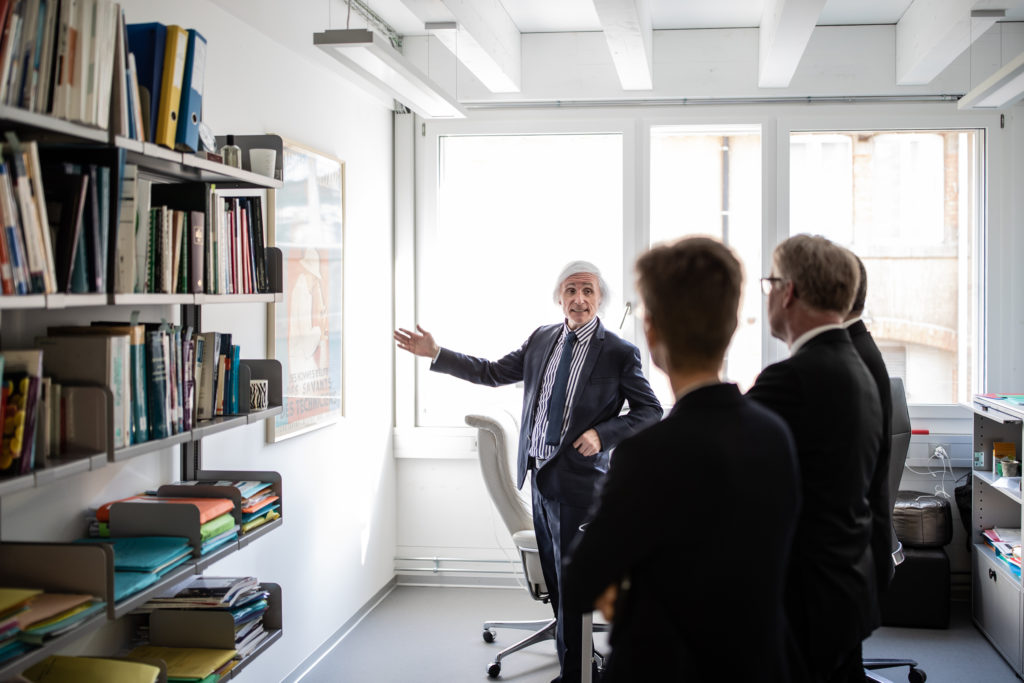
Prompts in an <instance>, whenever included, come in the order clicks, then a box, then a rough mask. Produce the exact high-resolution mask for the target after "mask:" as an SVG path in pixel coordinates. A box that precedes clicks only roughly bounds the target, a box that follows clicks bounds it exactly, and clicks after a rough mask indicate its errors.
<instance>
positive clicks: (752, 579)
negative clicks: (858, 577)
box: [563, 384, 800, 682]
mask: <svg viewBox="0 0 1024 683" xmlns="http://www.w3.org/2000/svg"><path fill="white" fill-rule="evenodd" d="M799 503H800V484H799V474H798V466H797V462H796V454H795V446H794V444H793V439H792V436H791V435H790V433H789V429H788V428H787V427H786V425H785V424H784V423H783V422H782V420H781V419H779V417H778V416H776V415H774V414H773V413H771V412H770V411H768V410H766V409H764V408H763V407H761V406H760V405H758V404H757V403H755V402H753V401H750V400H748V399H746V398H744V397H743V396H741V395H740V392H739V390H738V389H737V388H736V385H734V384H716V385H712V386H709V387H703V388H700V389H696V390H694V391H693V392H691V393H689V394H687V395H685V396H683V397H682V398H681V399H680V400H679V401H678V402H677V403H676V405H675V407H674V408H673V409H672V412H671V413H670V414H669V416H668V417H667V418H665V420H663V421H662V422H660V423H659V424H656V425H654V426H653V427H650V428H648V429H645V430H644V431H642V432H640V433H639V434H637V435H636V436H633V437H631V438H629V439H627V440H626V441H624V442H623V443H622V444H621V445H620V446H619V447H618V449H617V450H616V451H615V455H614V457H613V458H612V465H611V470H610V472H609V473H608V477H607V479H606V480H605V484H604V488H603V489H602V492H601V495H600V502H599V504H598V506H597V507H596V510H595V512H594V515H593V519H592V521H591V522H590V523H589V524H588V525H587V527H586V529H585V531H584V533H583V534H581V535H580V537H579V538H578V541H577V545H576V548H575V550H574V552H573V553H572V555H571V556H570V559H569V561H568V564H567V566H566V568H565V575H564V581H563V583H564V592H563V599H564V600H565V602H566V605H567V606H569V607H571V608H573V609H579V610H581V611H583V610H589V609H591V608H592V607H593V604H594V600H595V599H596V598H597V597H598V596H599V595H600V594H601V593H602V592H603V591H604V590H605V588H607V587H608V586H609V585H610V584H613V583H616V584H617V583H619V582H620V581H622V580H623V579H624V578H628V588H623V589H621V592H620V597H619V600H618V603H617V605H616V614H615V619H614V622H613V626H612V634H611V644H612V653H611V657H610V660H609V662H608V671H607V674H606V676H605V678H604V679H603V680H605V681H608V680H611V681H734V680H738V679H742V680H743V681H772V682H775V681H789V680H790V678H789V677H788V675H787V663H786V655H785V654H784V652H785V644H786V637H787V633H788V630H787V628H786V623H785V617H784V612H783V603H782V596H783V584H784V580H785V569H786V562H787V559H788V557H789V548H790V542H791V541H792V538H793V533H794V530H795V528H796V520H797V516H798V511H799ZM737 671H742V673H739V674H738V673H737Z"/></svg>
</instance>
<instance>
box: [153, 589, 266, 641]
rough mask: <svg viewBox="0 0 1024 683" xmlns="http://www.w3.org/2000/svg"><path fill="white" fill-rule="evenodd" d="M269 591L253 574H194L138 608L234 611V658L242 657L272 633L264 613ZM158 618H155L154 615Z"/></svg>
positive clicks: (232, 619)
mask: <svg viewBox="0 0 1024 683" xmlns="http://www.w3.org/2000/svg"><path fill="white" fill-rule="evenodd" d="M269 597H270V593H269V592H268V591H265V590H263V589H262V588H261V587H260V584H259V581H257V580H256V579H255V578H254V577H251V576H247V577H219V576H193V577H189V578H188V579H186V580H185V581H184V582H182V583H180V584H178V585H177V586H174V587H172V588H171V589H169V590H167V591H166V592H164V593H162V594H160V595H157V596H154V597H153V598H150V600H149V602H147V603H146V604H144V605H143V606H142V607H141V608H140V609H139V610H138V611H140V612H156V611H161V612H164V611H166V610H199V611H209V612H213V611H216V612H220V613H230V614H231V624H232V629H233V632H234V634H233V638H234V648H235V651H236V655H235V658H236V659H242V658H244V657H246V656H248V655H249V654H251V653H252V652H253V651H255V650H256V648H257V647H259V645H260V643H262V642H263V641H264V640H266V638H267V636H268V635H269V634H268V633H267V631H266V629H265V628H264V626H263V615H264V614H265V613H266V611H267V609H268V608H269V603H268V599H269ZM152 618H156V617H152Z"/></svg>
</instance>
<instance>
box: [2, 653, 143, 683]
mask: <svg viewBox="0 0 1024 683" xmlns="http://www.w3.org/2000/svg"><path fill="white" fill-rule="evenodd" d="M22 675H23V676H24V677H25V678H27V679H28V680H30V681H33V682H34V683H156V681H157V680H158V679H159V677H160V669H159V668H157V667H155V666H153V665H152V664H143V663H141V662H129V661H124V660H119V659H99V658H92V657H62V656H54V657H47V658H46V659H44V660H43V661H41V662H39V663H38V664H36V665H35V666H33V667H31V668H29V669H27V670H26V671H25V672H24V673H23V674H22Z"/></svg>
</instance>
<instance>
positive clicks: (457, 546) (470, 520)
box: [396, 24, 1024, 581]
mask: <svg viewBox="0 0 1024 683" xmlns="http://www.w3.org/2000/svg"><path fill="white" fill-rule="evenodd" d="M1022 36H1024V26H1022V25H1021V24H1004V25H997V26H996V27H995V28H993V29H992V30H991V31H990V32H989V33H987V34H986V35H985V36H984V37H982V38H981V39H980V40H979V41H978V42H977V43H975V45H974V47H973V48H972V51H971V52H969V53H965V54H964V55H962V56H961V57H960V58H959V59H958V60H957V61H955V62H954V63H953V64H952V65H951V66H950V67H949V68H948V69H947V70H946V71H945V72H944V73H942V74H940V75H939V77H938V78H937V79H936V80H935V81H934V82H933V83H932V84H929V85H927V86H912V87H907V86H899V85H897V84H896V82H895V73H896V69H895V29H894V27H889V26H858V27H826V28H819V29H816V30H815V33H814V35H813V37H812V39H811V41H810V44H809V46H808V49H807V52H806V54H805V56H804V59H803V60H802V61H801V63H800V66H799V68H798V70H797V73H796V75H795V77H794V79H793V85H792V86H791V87H789V88H783V89H762V88H758V87H757V59H758V52H757V31H756V30H753V29H736V30H707V31H704V30H694V31H656V32H655V66H654V70H655V71H654V73H655V83H656V87H655V89H654V90H653V91H651V92H643V93H636V92H634V93H624V92H623V91H622V90H621V88H619V87H618V85H617V79H616V77H615V72H614V67H613V65H612V62H611V59H610V57H609V56H608V53H607V47H606V45H605V44H604V43H603V40H602V39H601V36H600V35H599V34H591V33H582V34H581V33H574V34H566V33H563V34H537V35H526V36H524V37H523V89H522V92H520V93H512V94H500V95H498V94H491V93H488V92H486V91H485V90H484V89H483V88H482V86H480V84H479V83H478V82H477V81H476V80H475V79H474V77H473V76H472V75H471V74H469V73H468V72H466V71H465V70H464V69H462V68H459V69H458V70H457V69H456V64H455V62H454V60H453V59H452V58H451V55H450V53H446V51H445V49H444V48H443V47H441V46H440V45H439V44H438V43H437V41H435V40H433V39H430V40H427V39H409V38H407V39H406V41H405V52H406V54H407V55H410V56H411V57H412V58H413V59H414V60H416V61H417V63H418V64H419V65H420V66H421V68H424V69H426V70H429V73H430V76H431V77H432V78H433V79H434V80H436V81H437V82H439V83H442V84H444V85H445V86H446V87H447V88H448V89H449V91H457V92H458V94H459V97H460V99H462V100H463V101H465V102H471V103H474V104H473V105H472V106H471V108H470V118H469V119H467V120H466V121H464V122H457V121H453V122H444V123H435V124H428V126H427V130H428V138H429V132H430V131H431V130H432V129H435V130H436V129H438V128H441V129H443V131H444V132H445V133H458V132H478V133H479V132H485V131H486V129H487V128H488V127H489V126H490V127H491V129H492V131H493V130H506V131H508V130H509V129H510V128H515V129H516V130H517V131H519V132H524V131H525V130H527V129H529V127H530V125H531V124H533V125H535V126H536V127H538V128H544V127H547V128H551V129H554V128H557V129H558V130H562V129H564V126H565V125H567V124H566V122H567V121H576V122H580V123H581V125H584V126H585V127H586V128H587V129H591V128H593V126H594V125H597V124H595V121H601V120H602V119H604V120H606V121H608V122H611V125H609V129H611V130H619V129H620V128H619V126H620V125H621V121H622V120H623V119H628V120H631V121H632V122H633V124H634V125H635V126H636V128H635V131H636V134H637V135H643V134H644V132H643V131H644V130H645V128H644V125H645V124H647V123H652V122H654V123H659V124H667V123H685V124H715V123H719V124H722V123H737V122H741V123H760V124H761V125H762V134H763V135H764V136H765V138H766V142H768V143H769V144H771V141H775V142H774V144H775V145H777V146H778V149H779V150H782V147H783V144H784V143H785V141H786V139H787V138H788V128H787V126H793V125H794V124H793V121H797V120H799V121H800V125H806V126H810V127H814V126H816V125H827V124H822V122H823V121H826V120H827V121H833V122H835V123H834V124H833V125H836V126H838V127H839V128H838V129H857V128H858V126H860V127H864V126H865V125H868V126H879V127H882V128H884V127H887V126H886V124H885V123H879V122H889V125H891V126H892V127H897V128H899V127H914V126H920V127H930V126H931V127H945V126H956V125H964V126H982V125H986V126H992V128H991V130H990V133H991V137H990V139H989V140H988V144H989V147H988V152H989V153H988V167H987V168H986V174H987V192H986V194H987V197H986V200H987V201H988V207H987V208H988V212H987V220H988V230H989V232H988V244H987V250H986V261H987V262H986V265H987V275H986V282H985V286H986V291H987V297H988V320H987V325H986V339H985V340H984V344H985V348H986V352H987V358H988V365H987V368H986V369H987V373H988V378H989V381H988V384H987V386H988V387H990V388H992V389H993V390H1001V391H1010V390H1012V387H1018V386H1024V367H1022V364H1021V361H1020V353H1019V348H1018V347H1019V345H1017V344H1016V343H1015V341H1016V335H1018V334H1019V331H1020V329H1021V327H1022V324H1024V301H1022V300H1021V294H1020V291H1021V286H1022V285H1024V282H1022V276H1021V275H1019V274H1018V272H1019V271H1020V269H1019V268H1016V267H1015V264H1019V263H1020V261H1021V259H1022V257H1024V242H1022V240H1021V238H1020V237H1019V235H1020V234H1021V222H1022V220H1024V197H1022V196H1021V193H1020V192H1017V191H1015V188H1018V187H1020V184H1021V182H1022V181H1024V167H1022V165H1021V164H1022V161H1021V160H1022V159H1024V116H1022V115H1021V114H1022V111H1024V110H1022V108H1021V106H1019V105H1018V106H1017V107H1014V108H1011V109H1009V110H1007V111H1005V112H1004V113H1005V126H1006V127H1005V128H1000V127H999V122H998V114H996V115H992V114H984V115H980V116H979V115H978V114H977V113H959V112H958V111H957V109H956V104H955V102H953V101H950V102H935V103H920V102H906V103H890V104H829V105H824V104H813V105H812V104H797V103H794V102H792V101H790V102H787V103H782V104H768V103H762V104H742V105H739V104H733V105H731V106H730V105H728V104H714V105H712V104H704V105H700V106H693V105H692V104H687V105H683V104H680V103H679V100H681V99H683V98H697V99H701V98H785V99H789V100H792V99H793V98H798V97H806V96H839V95H859V96H923V95H948V94H956V93H961V94H962V93H964V92H966V91H968V90H969V89H970V88H971V86H972V85H975V84H977V83H978V82H980V81H981V80H983V79H984V78H985V77H986V76H987V75H988V73H989V72H991V71H992V70H994V69H995V68H997V67H998V66H999V65H1001V64H1002V63H1003V62H1005V61H1007V60H1008V59H1009V58H1012V57H1013V56H1014V55H1016V54H1017V52H1019V51H1020V49H1021V48H1022ZM547 56H557V59H554V60H549V59H547V58H546V57H547ZM456 73H457V77H456ZM623 97H626V98H635V99H646V100H659V99H660V100H662V101H663V103H661V104H658V105H651V106H644V104H645V103H643V102H637V103H636V104H635V105H634V106H630V107H613V106H611V105H610V102H611V101H613V100H616V99H617V98H623ZM551 99H557V100H559V101H560V102H562V103H563V105H564V106H557V107H552V106H548V107H536V106H530V104H531V103H536V102H543V101H550V100H551ZM668 100H674V101H675V102H674V103H673V102H667V101H668ZM580 103H590V105H591V106H585V107H580V106H574V105H576V104H580ZM503 105H504V106H503ZM510 105H515V106H510ZM865 120H871V121H873V122H874V123H872V124H865V123H863V121H865ZM783 121H785V122H786V123H785V124H783V123H780V122H783ZM858 121H860V123H858ZM626 130H627V135H628V134H633V132H634V131H633V129H631V128H626ZM427 144H432V143H431V142H428V143H427ZM637 147H638V148H641V149H642V142H639V141H638V142H637ZM638 154H639V155H640V156H639V159H638V167H640V166H642V165H643V163H644V157H643V153H642V151H640V152H638ZM772 155H773V156H774V155H775V152H772ZM421 157H422V155H421ZM766 159H767V160H766V162H765V169H766V177H765V185H764V187H765V196H764V198H763V205H764V218H763V220H764V222H765V225H767V226H772V225H777V226H785V225H786V223H787V218H788V182H787V180H786V179H785V178H780V177H776V174H775V173H774V168H775V165H774V163H775V160H774V159H773V158H767V156H766ZM424 171H425V169H419V175H418V182H420V183H421V184H424V185H425V186H426V187H432V186H433V185H432V183H433V182H434V180H433V178H432V177H429V176H426V175H424ZM638 173H639V174H640V179H639V180H636V181H635V182H636V185H635V186H634V187H633V188H632V189H633V190H635V192H636V193H637V196H638V199H637V201H638V202H641V203H642V201H643V197H644V196H645V194H646V192H647V188H646V185H645V184H644V181H643V173H642V171H638ZM626 189H627V190H630V188H626ZM423 203H424V204H426V205H428V206H429V205H430V201H429V200H426V201H424V202H423ZM644 215H646V214H645V212H644V211H643V207H642V206H640V207H634V209H633V210H632V211H630V210H629V209H628V208H627V210H626V211H625V216H624V224H625V226H626V228H627V230H637V231H639V232H640V233H641V234H642V231H643V230H644V227H643V225H642V221H643V218H642V216H644ZM430 219H431V218H430V216H420V217H419V218H418V220H430ZM780 229H781V228H780ZM396 239H399V240H402V239H408V236H403V235H402V234H401V233H399V234H398V235H397V237H396ZM765 253H766V254H770V249H768V250H767V251H766V252H765ZM397 295H398V297H399V306H400V307H401V306H403V305H408V303H407V302H408V300H414V298H415V292H414V291H413V289H412V288H411V287H405V288H400V289H399V290H398V292H397ZM417 322H420V323H421V324H423V325H424V326H425V327H427V329H430V324H429V323H430V321H427V320H419V321H417ZM411 323H412V321H411V320H404V321H403V323H402V324H403V325H407V324H411ZM441 343H445V344H447V345H450V346H452V347H453V348H457V349H458V348H459V347H458V340H441ZM516 343H517V340H515V339H510V340H508V344H509V346H508V348H509V350H511V349H512V348H513V347H514V345H515V344H516ZM459 350H463V351H466V352H468V353H473V350H472V349H459ZM418 362H423V361H418ZM396 371H397V372H398V382H399V386H400V387H401V386H403V384H405V383H411V382H413V381H414V377H413V373H412V372H411V363H408V362H406V361H405V360H400V361H399V363H398V365H397V370H396ZM452 381H456V380H452ZM398 400H399V403H398V405H397V411H398V414H399V415H400V416H405V415H411V414H412V411H411V410H408V411H407V408H408V406H405V404H404V403H402V401H403V400H404V401H408V400H411V392H410V394H409V395H408V396H406V397H403V394H402V392H401V391H400V392H399V394H398ZM914 415H915V419H914V422H915V424H914V426H915V427H927V428H931V430H932V434H931V435H930V436H929V437H915V443H914V445H913V447H912V451H913V452H912V456H913V457H914V458H915V459H921V458H924V459H925V460H926V459H927V455H926V452H927V451H926V449H927V443H926V441H927V442H931V441H942V440H943V439H942V438H941V435H942V434H968V433H969V432H970V430H971V420H970V419H969V418H968V416H967V414H966V412H965V411H957V410H949V409H945V408H942V407H939V408H933V409H930V410H927V411H916V412H915V414H914ZM409 419H411V418H409ZM406 420H407V418H404V417H403V419H401V420H400V421H399V425H400V427H401V429H400V430H399V442H398V444H397V445H398V448H396V458H397V461H396V462H397V465H396V467H397V471H398V479H397V481H398V501H399V509H398V536H397V541H398V553H399V556H431V555H436V556H442V557H463V558H485V557H486V558H490V559H494V560H500V559H502V558H503V557H504V556H505V553H506V552H507V551H506V549H505V548H504V547H503V543H504V541H503V539H500V541H501V542H490V543H488V538H489V537H490V536H491V535H493V531H492V527H493V524H494V521H493V520H494V515H495V514H496V513H494V512H493V509H492V508H490V507H487V506H484V507H485V509H482V508H481V503H480V501H481V500H486V494H485V493H484V490H483V485H482V482H481V480H480V475H479V472H478V468H477V467H476V466H475V463H473V462H472V461H467V460H466V458H467V457H472V456H471V454H470V453H467V447H466V443H467V441H466V438H467V437H466V435H467V434H468V433H469V432H466V431H464V432H463V433H461V434H460V433H459V431H458V430H454V431H452V433H449V434H444V433H440V432H439V430H425V429H422V430H421V429H416V428H413V427H412V426H411V425H408V424H405V422H406ZM417 433H418V434H417ZM945 440H946V441H950V440H953V439H945ZM446 442H447V443H448V446H447V447H446V446H445V445H444V444H445V443H446ZM953 446H954V448H953V449H952V450H953V451H954V453H953V455H954V457H955V458H958V459H959V460H960V461H962V462H963V463H969V462H970V460H969V458H970V445H969V443H966V442H965V443H960V441H959V440H957V442H956V443H955V444H953ZM445 453H447V457H443V456H444V454H445ZM407 456H416V457H407ZM424 456H428V457H426V458H425V457H424ZM701 474H702V472H701V471H695V472H694V476H701ZM928 480H930V477H929V478H928ZM907 481H908V482H912V485H914V486H926V485H927V481H922V480H921V478H919V477H915V476H910V477H908V479H907ZM950 490H951V487H950ZM460 510H461V511H464V515H463V516H462V517H461V518H460V516H459V513H458V511H460ZM957 524H959V522H957ZM956 555H958V556H957V557H954V560H955V562H954V565H955V569H957V570H963V571H965V570H967V569H968V567H967V565H966V563H965V562H963V561H961V560H962V559H963V558H960V557H959V555H963V553H956ZM398 566H399V571H401V568H402V567H403V566H413V564H412V563H399V565H398ZM420 566H425V563H420ZM449 566H458V565H457V563H451V564H450V565H449ZM418 576H420V575H418V574H409V575H408V576H402V577H401V580H403V581H406V580H417V577H418Z"/></svg>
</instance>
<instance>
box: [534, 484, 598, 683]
mask: <svg viewBox="0 0 1024 683" xmlns="http://www.w3.org/2000/svg"><path fill="white" fill-rule="evenodd" d="M532 488H533V528H534V531H535V532H536V534H537V550H538V552H539V554H540V562H541V567H542V568H543V570H544V582H545V583H546V584H547V586H548V594H549V595H550V597H551V609H552V610H554V613H555V617H556V618H557V619H558V626H557V628H556V631H555V644H556V646H557V648H558V663H559V665H560V666H561V668H562V683H578V681H579V680H580V659H581V654H582V653H581V652H580V640H581V639H582V638H583V623H582V620H583V614H582V613H581V612H573V611H566V610H564V609H563V607H562V601H561V600H560V599H559V598H560V596H561V594H562V590H561V588H562V561H563V559H564V558H565V557H567V556H568V554H569V548H570V547H571V546H572V541H573V539H574V538H576V535H577V534H578V533H580V525H581V524H583V523H584V522H585V521H587V512H588V510H587V508H577V507H573V506H571V505H566V504H565V503H559V502H557V501H553V500H549V499H547V498H545V497H544V496H543V495H541V493H540V491H538V487H537V485H536V471H534V485H533V487H532Z"/></svg>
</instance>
